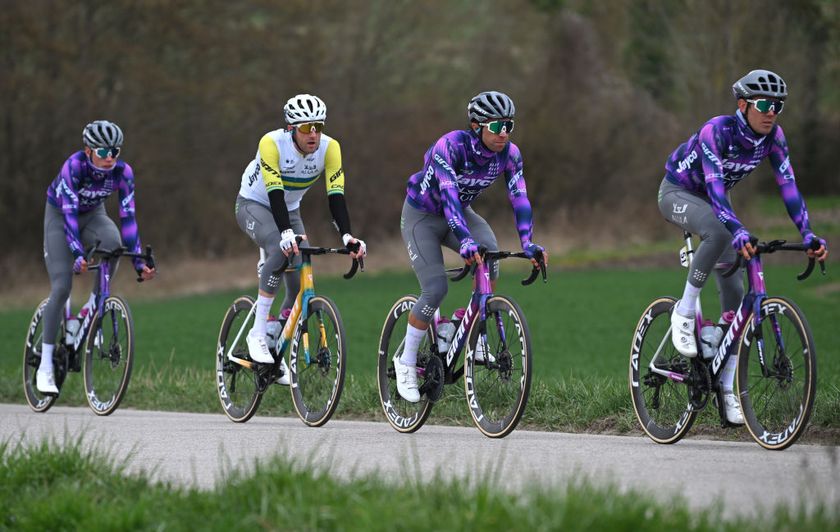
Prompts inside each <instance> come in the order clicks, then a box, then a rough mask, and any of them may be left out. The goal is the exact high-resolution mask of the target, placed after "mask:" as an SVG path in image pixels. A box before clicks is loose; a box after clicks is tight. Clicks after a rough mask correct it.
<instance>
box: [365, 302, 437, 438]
mask: <svg viewBox="0 0 840 532" xmlns="http://www.w3.org/2000/svg"><path fill="white" fill-rule="evenodd" d="M415 303H417V296H413V295H408V296H403V297H401V298H400V299H398V300H397V302H396V303H394V305H393V306H392V307H391V310H389V311H388V317H387V318H385V324H384V325H383V326H382V335H381V336H380V337H379V362H378V366H377V382H378V384H379V401H380V403H381V404H382V410H384V411H385V418H386V419H387V420H388V423H390V424H391V426H392V427H394V428H395V429H396V430H398V431H399V432H403V433H410V432H414V431H416V430H417V429H419V428H420V427H422V426H423V423H425V422H426V420H427V419H428V418H429V414H430V413H431V411H432V405H433V404H434V403H432V401H430V400H429V397H428V396H427V395H426V394H421V396H420V401H418V402H416V403H409V402H408V401H406V400H405V399H403V398H402V397H401V396H400V394H399V392H398V391H397V381H396V373H395V371H394V362H393V358H394V355H396V354H402V351H403V345H404V341H405V331H406V327H407V325H408V315H409V313H410V312H411V309H412V308H414V304H415ZM433 341H434V340H433V338H432V333H431V327H430V328H429V332H428V333H427V334H426V337H425V338H424V339H423V341H422V342H421V343H420V348H419V350H418V352H417V367H418V368H423V369H424V370H425V367H426V365H427V364H428V361H429V360H430V357H433V356H436V355H435V354H433V353H432V345H433V344H432V342H433ZM418 377H419V376H418ZM419 380H420V381H422V382H418V384H420V387H421V389H422V387H423V386H422V385H423V384H424V381H425V377H419Z"/></svg>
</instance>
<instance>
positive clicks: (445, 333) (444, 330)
mask: <svg viewBox="0 0 840 532" xmlns="http://www.w3.org/2000/svg"><path fill="white" fill-rule="evenodd" d="M453 336H455V324H454V323H452V322H451V321H449V318H440V319H439V320H438V321H437V345H438V353H446V352H447V351H449V344H450V342H452V337H453Z"/></svg>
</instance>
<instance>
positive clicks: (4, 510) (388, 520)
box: [0, 441, 840, 531]
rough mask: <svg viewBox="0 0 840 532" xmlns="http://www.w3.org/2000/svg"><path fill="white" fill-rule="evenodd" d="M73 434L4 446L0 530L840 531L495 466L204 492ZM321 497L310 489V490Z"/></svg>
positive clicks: (279, 481) (283, 470)
mask: <svg viewBox="0 0 840 532" xmlns="http://www.w3.org/2000/svg"><path fill="white" fill-rule="evenodd" d="M82 443H83V442H81V441H77V442H75V444H69V445H66V446H63V447H59V446H57V445H55V444H51V443H47V442H44V443H42V444H41V445H39V446H34V447H10V446H9V445H8V444H0V529H3V530H6V529H8V530H195V529H196V528H197V527H198V528H201V529H202V530H205V529H206V530H243V529H285V530H365V531H367V530H394V529H401V530H428V529H429V528H430V527H434V528H443V529H450V530H476V529H479V530H480V529H495V530H549V529H552V530H656V531H658V530H678V529H679V530H692V531H694V530H696V531H705V530H737V531H741V530H767V529H770V528H772V529H774V530H797V531H807V530H815V531H816V530H819V531H822V530H836V529H837V527H838V526H840V516H839V515H840V514H838V513H837V512H836V511H834V510H832V509H831V508H825V507H818V508H816V509H814V510H812V511H810V512H806V511H804V510H803V509H801V508H793V507H786V506H782V507H779V508H776V509H775V510H774V511H773V512H772V513H766V514H765V513H762V514H760V515H759V516H758V517H751V518H745V517H738V518H732V519H721V518H720V516H719V514H718V513H717V512H716V511H714V510H709V511H701V512H693V511H691V510H690V509H689V507H688V504H687V502H686V500H685V499H681V498H678V497H674V498H673V499H671V500H670V501H669V502H663V501H662V500H659V501H657V500H654V499H653V498H652V497H651V496H650V495H648V494H645V493H642V492H640V491H622V490H620V489H618V488H617V487H615V486H611V485H606V486H604V485H603V484H600V483H599V485H598V486H596V485H595V484H594V483H591V482H589V481H587V480H585V479H584V480H575V481H571V482H569V483H568V484H567V485H565V486H563V487H557V488H548V487H529V488H525V489H524V490H522V491H521V492H517V493H511V492H510V491H507V490H505V489H504V488H505V486H504V483H503V480H502V479H499V478H497V477H496V476H495V475H494V472H493V471H492V469H488V470H487V471H484V472H480V473H478V475H477V478H474V479H469V480H442V479H440V478H438V479H434V480H432V481H430V482H427V483H420V482H417V481H415V480H405V481H401V482H397V481H395V482H391V483H388V482H385V481H384V480H382V479H381V478H379V477H376V476H373V475H370V476H363V477H361V478H356V479H353V480H349V481H341V480H336V479H334V478H332V477H331V476H330V475H329V474H328V473H327V472H326V471H325V468H323V467H322V468H314V467H313V466H311V465H295V463H293V462H290V461H288V460H284V459H283V458H281V457H276V458H274V459H273V460H272V461H270V462H267V463H263V464H261V465H258V466H257V467H256V470H255V471H254V472H252V473H249V474H241V473H235V472H234V473H233V474H232V475H231V476H230V477H228V478H227V479H226V481H225V482H222V483H220V485H219V486H218V487H216V488H215V489H213V490H206V491H200V490H197V489H189V488H184V487H179V486H174V485H171V484H168V483H160V482H154V481H152V480H150V478H149V477H148V476H147V475H146V474H143V473H140V474H127V473H126V470H125V467H124V465H116V463H115V461H114V460H112V459H111V458H108V457H107V455H105V454H103V453H101V452H98V451H90V450H85V449H84V447H85V446H84V445H82ZM313 495H314V496H313Z"/></svg>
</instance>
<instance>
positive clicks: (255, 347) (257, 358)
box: [245, 329, 274, 364]
mask: <svg viewBox="0 0 840 532" xmlns="http://www.w3.org/2000/svg"><path fill="white" fill-rule="evenodd" d="M245 342H246V343H247V344H248V354H249V355H251V360H253V361H254V362H259V363H260V364H274V357H272V356H271V351H269V350H268V344H267V343H266V342H265V335H263V334H255V333H254V329H251V330H250V331H248V336H246V337H245Z"/></svg>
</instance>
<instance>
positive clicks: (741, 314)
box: [649, 232, 784, 389]
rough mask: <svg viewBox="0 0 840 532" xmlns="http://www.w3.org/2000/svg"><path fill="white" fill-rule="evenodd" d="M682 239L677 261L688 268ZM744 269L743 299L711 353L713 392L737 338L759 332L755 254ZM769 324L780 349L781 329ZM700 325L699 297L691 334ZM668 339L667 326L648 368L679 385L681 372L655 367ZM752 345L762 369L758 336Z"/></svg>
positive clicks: (761, 292)
mask: <svg viewBox="0 0 840 532" xmlns="http://www.w3.org/2000/svg"><path fill="white" fill-rule="evenodd" d="M683 236H684V237H685V242H686V246H685V247H684V248H683V249H682V250H681V251H680V258H681V261H682V262H683V265H684V266H687V267H689V268H690V267H691V263H692V260H693V256H694V250H693V249H692V244H691V234H690V233H688V232H684V233H683ZM746 269H747V291H746V293H745V294H744V298H743V299H742V300H741V304H740V305H739V306H738V310H736V311H735V317H734V319H733V321H732V323H731V325H730V326H729V330H728V331H727V332H726V334H725V335H724V337H723V339H722V340H721V342H720V345H719V346H718V347H717V350H716V351H715V353H714V356H713V357H712V359H711V363H710V366H711V368H710V374H711V377H712V382H713V387H714V388H715V389H717V387H718V383H719V381H720V375H721V369H722V368H723V367H724V366H725V363H726V361H727V359H728V358H729V357H730V356H737V346H738V341H739V340H740V339H741V336H742V335H743V334H744V332H745V331H746V330H747V327H752V328H753V329H754V330H756V331H761V328H760V325H761V322H762V317H761V312H756V310H757V309H761V303H762V302H763V301H764V299H765V298H766V297H767V293H766V287H765V284H764V271H763V269H762V266H761V257H760V256H759V255H756V256H754V257H753V258H752V259H750V260H749V261H748V262H747V263H746ZM750 313H753V314H754V315H753V320H752V323H747V321H748V320H747V319H748V318H749V316H750ZM771 321H773V328H774V333H775V334H776V340H777V342H778V343H779V344H778V345H780V346H783V345H784V342H783V340H782V337H781V330H780V328H779V325H778V323H776V322H775V320H774V319H772V318H771ZM702 323H703V312H702V309H701V305H700V298H697V303H696V312H695V333H698V332H699V331H700V327H701V325H702ZM695 337H696V338H698V339H699V338H700V335H699V334H695ZM670 338H671V329H670V327H669V328H668V330H667V331H666V333H665V336H664V337H663V339H662V342H660V344H659V347H658V348H657V350H656V353H655V354H654V356H653V358H652V359H651V363H650V365H649V369H650V371H651V372H653V373H656V374H658V375H662V376H664V377H667V378H669V379H671V380H675V381H677V382H683V381H684V380H685V376H684V375H682V374H681V373H676V372H672V371H667V370H663V369H659V368H657V367H656V362H657V361H658V359H659V356H660V354H661V352H662V349H663V348H664V347H665V345H667V342H668V341H670ZM756 342H757V349H758V353H759V359H760V360H761V365H762V368H763V367H764V339H763V338H762V336H761V334H760V333H759V334H758V335H757V337H756ZM698 356H701V357H702V354H699V353H698Z"/></svg>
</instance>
